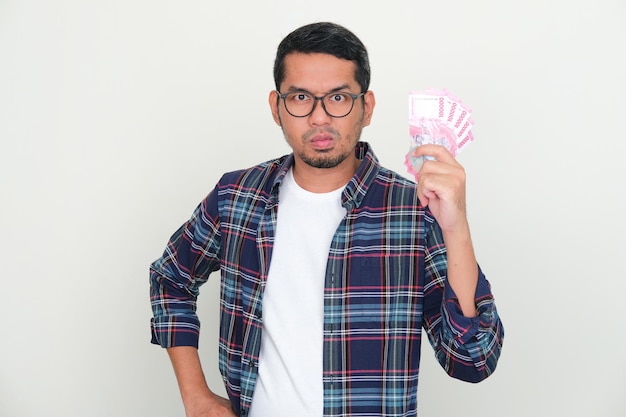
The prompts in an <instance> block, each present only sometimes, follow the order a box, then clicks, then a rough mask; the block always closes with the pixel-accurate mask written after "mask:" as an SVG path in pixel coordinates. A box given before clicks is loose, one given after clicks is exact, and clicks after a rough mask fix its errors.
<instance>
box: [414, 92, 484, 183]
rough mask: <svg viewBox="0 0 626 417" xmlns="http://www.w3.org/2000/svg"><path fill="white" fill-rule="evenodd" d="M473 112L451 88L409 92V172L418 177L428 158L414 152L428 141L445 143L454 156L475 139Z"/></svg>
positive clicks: (437, 143) (428, 142)
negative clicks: (450, 90)
mask: <svg viewBox="0 0 626 417" xmlns="http://www.w3.org/2000/svg"><path fill="white" fill-rule="evenodd" d="M473 124H474V121H473V120H472V111H471V109H470V108H469V107H467V106H466V105H465V104H464V103H463V102H462V101H461V100H460V99H458V98H457V97H455V96H454V95H452V94H451V93H450V92H449V91H447V90H435V89H428V90H424V91H414V92H410V93H409V134H410V136H411V148H410V149H409V152H408V153H407V154H406V158H405V162H404V164H405V165H406V167H407V170H408V171H409V173H411V174H413V175H414V176H416V178H417V173H418V172H419V170H420V168H421V167H422V164H423V163H424V160H425V159H432V158H431V157H428V156H425V157H421V156H420V157H416V156H414V155H413V151H414V150H415V148H416V147H418V146H421V145H425V144H436V145H442V146H445V147H446V148H447V149H448V151H450V153H451V154H452V156H456V155H458V153H459V152H460V151H461V150H462V149H463V148H464V147H465V146H467V144H468V143H470V142H471V141H472V140H474V135H473V134H472V125H473Z"/></svg>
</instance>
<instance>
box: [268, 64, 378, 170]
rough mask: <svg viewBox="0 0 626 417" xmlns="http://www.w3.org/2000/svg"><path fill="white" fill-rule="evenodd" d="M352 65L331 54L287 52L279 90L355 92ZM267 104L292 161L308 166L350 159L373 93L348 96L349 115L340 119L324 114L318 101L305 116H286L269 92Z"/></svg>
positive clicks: (357, 88)
mask: <svg viewBox="0 0 626 417" xmlns="http://www.w3.org/2000/svg"><path fill="white" fill-rule="evenodd" d="M354 70H355V64H354V63H353V62H351V61H347V60H343V59H339V58H336V57H335V56H333V55H328V54H320V53H314V54H302V53H292V54H289V55H287V56H286V57H285V78H284V79H283V81H282V84H281V85H280V92H281V93H282V94H285V93H289V92H304V93H307V94H310V95H314V96H317V97H320V96H323V95H325V94H327V93H330V92H333V93H351V94H359V93H361V91H360V86H359V83H358V82H357V81H356V79H355V78H354ZM269 103H270V107H271V110H272V115H273V117H274V120H275V121H276V123H277V124H278V125H279V126H281V127H282V130H283V133H284V135H285V139H286V140H287V143H289V145H290V146H291V148H292V149H293V152H294V156H295V158H296V166H298V164H299V163H305V164H307V165H309V166H311V167H314V168H335V167H337V166H341V165H346V164H354V162H355V155H354V147H355V146H356V143H357V142H358V141H359V137H360V136H361V130H362V129H363V127H365V126H367V125H369V123H370V119H371V117H372V111H373V109H374V95H373V93H372V92H367V93H366V94H365V95H364V99H361V98H357V99H356V100H354V107H353V108H352V111H351V112H350V114H348V115H347V116H345V117H341V118H336V117H331V116H329V115H328V114H327V113H326V112H325V111H324V109H323V108H322V104H321V102H320V101H318V102H317V103H316V105H315V109H314V110H313V112H312V113H311V114H310V115H308V116H305V117H295V116H292V115H291V114H289V113H288V112H287V110H286V109H285V105H284V104H285V103H284V100H283V99H280V100H279V99H278V93H277V92H275V91H273V92H271V93H270V97H269Z"/></svg>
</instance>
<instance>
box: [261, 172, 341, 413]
mask: <svg viewBox="0 0 626 417" xmlns="http://www.w3.org/2000/svg"><path fill="white" fill-rule="evenodd" d="M342 190H343V187H342V188H340V189H337V190H335V191H331V192H329V193H311V192H309V191H306V190H304V189H302V188H300V186H298V184H297V183H296V182H295V180H294V178H293V174H292V172H291V170H289V172H288V173H287V175H286V177H285V179H284V181H283V183H282V185H281V188H280V191H279V206H278V218H277V226H276V240H275V244H274V249H273V253H272V259H271V263H270V269H269V272H268V278H267V283H266V287H265V292H264V294H263V313H262V314H263V336H262V338H261V352H260V357H259V375H258V379H257V382H256V386H255V390H254V395H253V400H252V407H251V410H250V417H270V416H271V417H283V416H284V417H294V416H298V417H308V416H311V417H313V416H314V417H319V416H321V415H322V414H323V386H322V360H323V355H322V345H323V342H322V337H323V333H322V331H323V325H324V324H323V320H324V277H325V275H326V263H327V261H328V252H329V249H330V243H331V241H332V238H333V235H334V234H335V231H336V229H337V226H338V225H339V223H340V222H341V220H342V219H343V217H344V216H345V213H346V210H345V209H344V208H343V207H342V206H341V192H342Z"/></svg>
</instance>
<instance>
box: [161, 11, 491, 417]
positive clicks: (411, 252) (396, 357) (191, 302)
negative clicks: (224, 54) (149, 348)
mask: <svg viewBox="0 0 626 417" xmlns="http://www.w3.org/2000/svg"><path fill="white" fill-rule="evenodd" d="M274 78H275V83H276V91H272V92H270V94H269V105H270V108H271V111H272V115H273V118H274V120H275V122H276V123H277V124H278V125H279V126H280V127H281V129H282V131H283V134H284V136H285V139H286V140H287V142H288V143H289V145H290V146H291V148H292V149H293V153H292V154H290V155H287V156H283V157H281V158H278V159H276V160H272V161H268V162H266V163H262V164H260V165H257V166H255V167H253V168H250V169H246V170H240V171H235V172H231V173H227V174H225V175H224V176H223V177H222V178H221V180H220V181H219V182H218V184H217V186H216V187H215V189H214V190H213V191H212V192H211V193H210V194H209V195H208V196H207V197H206V199H205V200H203V201H202V202H201V204H200V205H199V206H198V208H197V209H196V210H195V212H194V214H193V215H192V217H191V219H190V220H189V221H187V222H186V223H185V224H184V225H183V226H181V228H180V229H179V230H178V231H177V232H176V233H175V234H174V235H173V236H172V238H171V239H170V241H169V243H168V245H167V248H166V249H165V252H164V254H163V256H162V257H161V258H160V259H158V260H157V261H155V262H154V263H153V264H152V266H151V275H150V278H151V299H152V307H153V310H154V318H153V320H152V336H153V337H152V342H153V343H156V344H160V345H161V346H163V347H165V348H167V351H168V354H169V356H170V359H171V361H172V364H173V367H174V371H175V374H176V377H177V380H178V384H179V387H180V391H181V395H182V399H183V403H184V405H185V410H186V413H187V416H248V415H250V416H253V417H278V416H290V417H293V416H298V417H303V416H322V415H324V416H353V417H354V416H374V415H375V416H414V415H417V410H416V409H417V382H418V370H419V361H420V342H421V329H422V327H423V328H424V329H425V330H426V332H427V334H428V337H429V340H430V342H431V344H432V345H433V348H434V350H435V354H436V357H437V359H438V361H439V362H440V363H441V365H442V367H443V368H444V369H445V370H446V372H448V373H449V374H450V375H451V376H453V377H455V378H459V379H463V380H466V381H472V382H477V381H480V380H482V379H484V378H486V377H487V376H489V375H490V374H491V373H492V372H493V371H494V369H495V366H496V363H497V360H498V357H499V355H500V349H501V345H502V337H503V329H502V326H501V323H500V320H499V318H498V314H497V312H496V309H495V305H494V302H493V297H492V295H491V292H490V287H489V284H488V282H487V281H486V279H485V277H484V275H483V274H482V272H481V271H480V269H479V267H478V265H477V262H476V259H475V256H474V251H473V246H472V242H471V239H470V233H469V226H468V222H467V217H466V212H465V173H464V170H463V168H462V167H461V166H460V165H459V164H458V163H457V161H456V160H455V159H454V158H453V157H452V156H451V155H450V153H448V152H447V151H446V150H445V149H444V148H443V147H439V146H436V145H424V146H422V147H419V148H418V149H417V150H416V151H415V155H417V156H424V155H429V156H432V157H434V160H429V161H426V162H425V163H424V165H423V167H422V169H421V171H420V172H419V184H418V185H417V186H416V184H415V183H413V182H411V181H408V180H406V179H404V178H403V177H401V176H399V175H397V174H396V173H394V172H391V171H389V170H387V169H385V168H383V167H381V166H380V165H379V164H378V162H377V160H376V158H375V156H374V154H373V151H372V148H371V147H370V146H369V145H368V144H367V143H364V142H360V141H359V137H360V134H361V130H362V129H363V127H365V126H367V125H369V123H370V120H371V117H372V113H373V110H374V106H375V98H374V94H373V93H372V92H371V91H369V90H368V87H369V79H370V69H369V62H368V56H367V52H366V49H365V47H364V46H363V44H362V43H361V41H360V40H359V39H358V38H357V37H356V36H355V35H354V34H352V33H351V32H350V31H348V30H347V29H345V28H343V27H341V26H338V25H335V24H331V23H316V24H311V25H307V26H304V27H301V28H299V29H297V30H295V31H294V32H292V33H291V34H289V35H288V36H287V37H286V38H285V39H284V40H283V41H282V42H281V44H280V45H279V47H278V51H277V55H276V61H275V66H274ZM444 242H445V243H444ZM218 269H219V270H220V271H221V280H222V281H221V301H220V307H221V318H220V340H219V350H220V358H219V366H220V372H221V373H222V377H223V380H224V383H225V386H226V390H227V392H228V396H229V399H224V398H220V397H218V396H216V395H215V394H213V393H212V392H211V391H210V389H209V387H208V386H207V383H206V381H205V377H204V375H203V372H202V369H201V366H200V360H199V358H198V353H197V345H198V332H199V323H198V319H197V316H196V314H195V305H196V297H197V294H198V287H199V286H200V285H202V284H203V283H204V282H206V280H207V279H208V277H209V275H210V274H211V273H212V272H213V271H216V270H218Z"/></svg>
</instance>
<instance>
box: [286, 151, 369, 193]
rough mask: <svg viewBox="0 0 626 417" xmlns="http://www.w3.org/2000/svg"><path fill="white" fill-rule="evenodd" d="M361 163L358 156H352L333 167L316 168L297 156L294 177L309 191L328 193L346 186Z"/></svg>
mask: <svg viewBox="0 0 626 417" xmlns="http://www.w3.org/2000/svg"><path fill="white" fill-rule="evenodd" d="M360 163H361V161H359V160H358V159H357V158H356V157H352V158H347V159H346V160H345V161H343V162H341V163H340V164H339V165H337V166H336V167H333V168H315V167H312V166H310V165H307V164H306V163H305V162H303V161H301V160H299V159H298V158H296V160H295V161H294V166H293V178H294V179H295V181H296V183H298V185H299V186H300V187H302V188H304V189H305V190H307V191H310V192H312V193H327V192H330V191H333V190H336V189H338V188H340V187H343V186H345V185H346V184H347V183H348V181H350V179H351V178H352V177H353V176H354V173H355V172H356V170H357V168H358V167H359V164H360Z"/></svg>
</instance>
